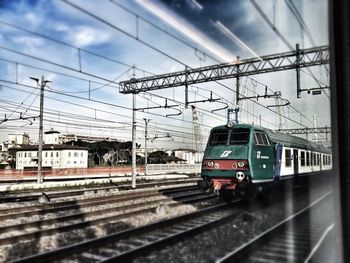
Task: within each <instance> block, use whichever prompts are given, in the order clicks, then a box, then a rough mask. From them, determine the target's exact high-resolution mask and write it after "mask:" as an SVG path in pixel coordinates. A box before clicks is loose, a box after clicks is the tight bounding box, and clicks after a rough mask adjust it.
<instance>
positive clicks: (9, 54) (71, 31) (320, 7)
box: [0, 0, 330, 148]
mask: <svg viewBox="0 0 350 263" xmlns="http://www.w3.org/2000/svg"><path fill="white" fill-rule="evenodd" d="M69 2H70V3H72V4H74V5H75V6H76V7H78V8H80V9H83V10H78V9H77V8H75V7H73V6H72V5H70V4H67V2H65V1H60V0H51V1H47V0H37V1H29V0H17V1H0V30H1V34H0V48H1V52H0V85H1V90H0V94H1V97H0V98H1V99H0V107H1V108H0V116H1V117H0V119H3V118H4V117H5V114H6V117H7V118H8V119H11V118H12V119H16V118H19V116H20V114H22V116H27V117H29V116H36V115H38V112H37V111H38V107H39V96H38V94H39V91H38V90H37V89H35V87H36V84H35V82H34V81H33V80H31V79H30V78H29V77H30V76H33V77H37V78H41V76H44V77H45V79H46V80H50V81H52V82H51V83H49V84H48V86H47V87H46V88H45V89H46V93H45V114H44V119H45V122H44V130H49V129H55V130H58V131H60V132H61V133H63V134H65V133H77V134H82V135H92V136H104V137H113V138H118V139H120V140H130V139H131V115H132V112H131V105H132V100H131V95H123V94H121V93H119V89H118V85H117V83H118V82H119V81H122V80H127V79H130V78H131V77H132V76H133V70H132V68H131V67H132V66H133V65H135V67H136V70H135V72H134V73H135V76H136V77H144V76H150V75H151V74H162V73H170V72H174V71H179V70H184V69H185V65H187V66H189V67H192V68H195V67H200V66H207V65H213V64H217V63H219V62H220V63H223V62H229V61H233V60H234V59H235V58H236V56H240V58H242V59H245V58H251V57H254V56H255V55H258V56H261V55H268V54H275V53H279V52H284V51H289V49H288V47H287V46H286V45H285V44H284V43H283V42H282V41H281V40H280V39H279V38H278V37H277V35H276V34H275V32H274V31H273V30H272V29H271V28H270V27H269V26H268V24H267V23H266V22H265V21H264V20H263V18H262V17H261V15H260V14H259V13H258V12H257V10H256V8H255V7H254V5H253V4H252V1H246V0H236V1H228V0H226V1H225V0H219V1H200V0H196V1H195V0H183V1H180V0H171V1H170V0H169V1H165V0H164V1H146V0H132V1H127V0H122V1H118V0H115V1H107V0H104V1H94V0H88V1H86V0H84V1H82V0H71V1H69ZM255 2H256V3H257V4H258V5H259V7H260V8H261V9H262V10H263V12H264V13H265V14H266V16H267V17H268V18H269V19H270V20H271V21H272V22H273V23H274V25H275V27H276V28H277V29H278V30H279V31H280V32H281V33H282V34H283V35H284V37H285V38H286V39H287V40H288V41H289V42H290V43H291V45H292V46H295V44H296V43H300V45H301V46H302V47H305V48H307V47H312V43H311V42H310V40H309V39H308V37H307V35H306V34H305V32H303V31H302V30H301V27H300V24H299V23H298V21H297V20H296V19H295V17H294V15H293V14H292V12H291V9H290V8H289V7H288V5H287V2H288V0H286V1H275V0H270V1H262V0H256V1H255ZM292 2H293V5H294V6H295V7H296V8H297V9H298V12H299V14H300V15H301V16H302V18H303V20H304V22H305V24H306V25H307V27H308V29H309V31H310V33H311V35H312V37H313V39H314V41H315V43H316V45H317V46H321V45H327V44H328V31H327V13H328V10H327V1H325V0H321V1H315V0H313V1H306V0H295V1H292ZM87 13H90V14H92V15H89V14H87ZM136 15H137V16H138V18H136ZM223 28H225V29H223ZM160 29H161V30H160ZM225 30H227V31H229V32H231V34H233V35H234V36H235V37H236V39H234V38H232V35H231V37H230V36H229V34H227V31H226V33H225ZM170 34H171V35H170ZM237 39H239V41H238V40H237ZM311 70H312V72H313V74H314V75H315V76H316V77H317V78H318V79H319V80H321V81H322V83H325V84H328V81H329V80H328V78H329V76H328V72H327V70H325V68H324V67H314V68H313V69H311ZM309 75H310V73H309V72H307V71H306V70H305V71H303V72H302V76H301V77H302V87H303V88H314V87H316V86H317V84H316V82H315V81H314V80H313V79H312V78H311V77H310V76H309ZM221 83H222V84H224V85H226V86H227V87H228V88H224V87H222V86H220V85H218V84H217V83H205V84H200V85H195V86H193V87H190V94H189V97H190V101H195V100H203V99H206V98H209V95H210V91H212V92H213V94H214V98H220V99H221V101H220V102H219V103H197V104H196V107H197V110H198V112H199V121H200V124H201V135H202V144H203V145H204V144H205V140H206V137H207V134H208V132H209V130H210V128H211V127H213V126H215V125H220V124H223V123H225V120H226V112H225V111H224V110H221V111H216V112H215V113H211V111H212V110H215V109H219V108H222V107H223V105H226V104H228V105H229V106H234V104H235V102H234V98H235V94H234V92H233V91H232V90H230V89H233V87H234V85H235V80H225V81H222V82H221ZM241 85H242V87H243V86H244V87H245V89H244V88H243V89H242V90H243V91H244V90H245V94H244V95H245V96H252V95H253V94H261V95H262V94H263V92H264V89H265V86H268V87H269V88H270V89H271V90H273V91H281V93H282V97H283V98H285V99H288V100H289V101H290V102H291V104H292V106H293V107H289V108H287V107H285V108H281V114H283V116H286V117H288V118H289V120H287V119H284V118H282V123H283V125H284V126H283V127H284V128H298V127H300V125H306V126H308V127H312V126H313V115H315V114H316V115H317V116H318V117H317V124H318V126H325V125H327V126H329V125H330V117H329V108H330V107H329V98H328V97H327V96H326V95H320V96H312V95H307V94H306V93H304V94H303V96H302V98H301V99H296V92H295V90H296V87H295V71H286V72H278V73H271V74H264V75H257V76H252V77H251V78H242V79H241ZM89 89H90V93H89ZM242 95H243V94H242ZM165 99H168V105H178V106H177V107H176V109H154V110H144V111H143V112H142V111H138V112H137V131H138V132H137V138H138V142H139V143H141V144H143V140H144V121H143V118H149V119H152V120H151V122H150V124H149V129H150V130H149V136H150V138H151V139H152V138H155V137H157V139H155V140H153V142H150V147H165V148H168V147H169V148H176V147H187V148H193V139H192V137H193V135H192V133H193V126H192V112H191V109H190V108H188V109H186V108H185V107H184V104H183V103H184V88H182V87H179V88H174V89H173V88H171V89H166V90H159V91H155V92H152V93H146V94H139V95H137V98H136V100H137V108H145V107H156V106H164V105H165ZM259 103H261V105H262V106H261V105H260V106H259V105H257V104H256V103H254V102H251V101H245V102H244V103H243V104H242V105H240V106H241V109H242V111H241V114H240V118H241V119H240V121H242V122H245V123H254V124H259V123H260V121H259V117H260V116H261V120H262V122H261V124H262V126H265V127H269V128H272V129H275V128H277V127H278V122H279V120H280V118H279V117H278V115H276V114H274V113H273V112H271V111H269V110H267V109H266V107H264V106H267V105H271V104H274V103H275V101H274V100H273V99H270V100H259ZM178 112H181V115H177V116H170V117H169V116H168V117H166V115H169V114H175V113H178ZM291 120H294V121H291ZM30 124H31V125H30ZM38 125H39V123H38V119H37V118H36V120H35V121H34V120H31V122H30V121H27V120H20V121H7V122H3V123H2V124H0V140H1V141H2V140H6V139H7V134H8V133H16V132H28V133H29V134H30V136H31V138H32V140H34V141H35V140H36V139H37V134H38ZM169 136H170V138H169Z"/></svg>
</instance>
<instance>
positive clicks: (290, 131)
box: [278, 126, 332, 134]
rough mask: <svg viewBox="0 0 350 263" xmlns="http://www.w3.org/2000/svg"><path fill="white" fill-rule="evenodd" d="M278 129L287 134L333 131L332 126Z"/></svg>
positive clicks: (326, 132)
mask: <svg viewBox="0 0 350 263" xmlns="http://www.w3.org/2000/svg"><path fill="white" fill-rule="evenodd" d="M278 131H280V132H283V133H287V134H314V133H316V134H319V133H325V134H328V133H331V131H332V128H331V127H327V126H326V127H318V128H297V129H279V130H278Z"/></svg>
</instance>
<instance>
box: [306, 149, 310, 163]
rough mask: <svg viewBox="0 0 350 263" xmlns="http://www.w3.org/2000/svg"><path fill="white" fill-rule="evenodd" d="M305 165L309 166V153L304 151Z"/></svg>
mask: <svg viewBox="0 0 350 263" xmlns="http://www.w3.org/2000/svg"><path fill="white" fill-rule="evenodd" d="M306 166H310V153H309V152H307V153H306Z"/></svg>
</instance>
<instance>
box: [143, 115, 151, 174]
mask: <svg viewBox="0 0 350 263" xmlns="http://www.w3.org/2000/svg"><path fill="white" fill-rule="evenodd" d="M143 119H144V121H145V175H147V140H148V138H147V136H148V135H147V126H148V123H149V122H150V120H151V119H146V118H143Z"/></svg>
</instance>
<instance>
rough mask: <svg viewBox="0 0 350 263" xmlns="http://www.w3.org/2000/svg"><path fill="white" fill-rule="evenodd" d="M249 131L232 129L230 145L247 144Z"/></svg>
mask: <svg viewBox="0 0 350 263" xmlns="http://www.w3.org/2000/svg"><path fill="white" fill-rule="evenodd" d="M249 135H250V131H249V129H234V130H232V131H231V136H230V145H235V144H247V143H248V142H249Z"/></svg>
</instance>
